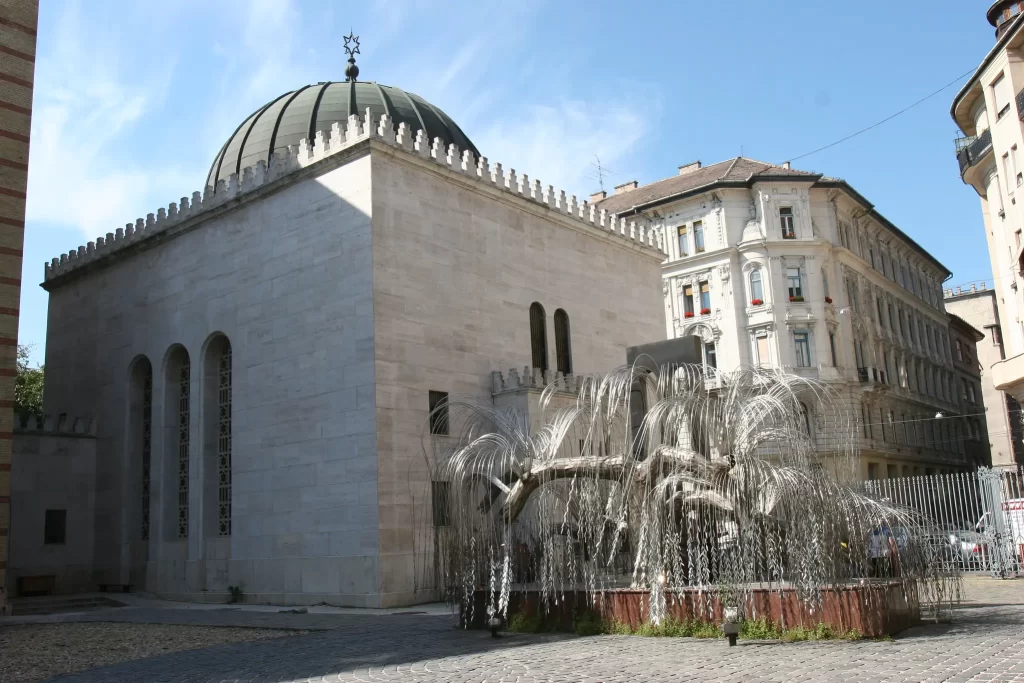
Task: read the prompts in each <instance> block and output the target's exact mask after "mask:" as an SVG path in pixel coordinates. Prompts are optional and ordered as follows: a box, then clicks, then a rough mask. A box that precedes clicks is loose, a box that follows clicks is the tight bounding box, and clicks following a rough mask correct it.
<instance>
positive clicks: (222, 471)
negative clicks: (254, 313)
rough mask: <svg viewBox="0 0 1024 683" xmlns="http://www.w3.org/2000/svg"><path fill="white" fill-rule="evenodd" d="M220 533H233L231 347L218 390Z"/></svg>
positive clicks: (224, 356)
mask: <svg viewBox="0 0 1024 683" xmlns="http://www.w3.org/2000/svg"><path fill="white" fill-rule="evenodd" d="M217 410H218V412H217V425H218V426H217V482H218V489H217V491H218V498H217V501H218V513H217V515H218V516H217V519H218V533H219V534H220V535H221V536H230V535H231V347H230V346H228V347H226V348H225V349H224V353H222V354H221V357H220V376H219V382H218V392H217Z"/></svg>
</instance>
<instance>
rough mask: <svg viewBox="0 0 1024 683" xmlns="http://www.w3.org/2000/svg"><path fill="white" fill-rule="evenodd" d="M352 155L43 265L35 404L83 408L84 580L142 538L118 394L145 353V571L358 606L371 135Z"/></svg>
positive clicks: (367, 554)
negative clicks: (145, 241) (224, 436)
mask: <svg viewBox="0 0 1024 683" xmlns="http://www.w3.org/2000/svg"><path fill="white" fill-rule="evenodd" d="M356 152H358V153H357V154H354V156H352V158H348V159H344V160H342V159H340V158H339V159H337V161H338V163H337V164H335V165H334V167H333V170H331V169H328V170H325V171H324V172H322V173H321V174H320V175H318V176H317V177H316V178H315V179H314V178H308V177H307V178H306V179H300V180H299V181H298V182H295V183H293V184H291V185H285V186H283V187H282V185H281V183H277V185H276V186H274V187H270V186H267V187H264V188H260V189H257V190H255V191H252V192H250V193H249V194H248V195H246V196H245V197H244V198H243V200H242V201H241V202H239V201H235V202H234V203H233V204H229V205H226V206H225V207H224V208H223V209H221V210H216V211H210V212H207V214H204V216H207V217H206V218H203V217H202V216H201V217H200V218H199V219H197V220H202V221H203V222H202V224H200V225H197V226H193V227H194V229H189V230H187V231H184V230H183V231H182V232H180V233H179V234H176V235H174V236H173V238H166V239H163V238H162V236H161V235H153V236H152V238H151V241H156V243H157V244H159V246H157V247H156V248H147V249H142V248H138V249H134V250H133V249H132V247H131V245H126V246H125V248H124V249H125V251H123V252H121V253H120V254H118V255H116V256H111V258H110V259H108V261H107V262H105V263H102V264H101V263H96V264H94V265H95V267H92V266H90V265H89V264H86V266H85V267H86V268H91V269H90V270H88V271H87V272H84V273H82V274H81V275H74V274H73V275H70V276H68V277H67V278H66V279H63V280H50V281H48V287H49V289H50V304H49V315H48V333H47V335H48V336H47V349H46V364H47V384H46V390H45V396H46V407H47V411H48V412H50V413H54V414H56V413H60V412H68V413H71V414H85V415H91V416H94V417H95V418H96V419H97V423H98V432H97V441H98V443H97V447H98V453H99V454H100V455H99V456H98V459H97V466H96V475H97V486H96V500H97V514H96V518H95V521H96V529H97V534H96V539H95V546H94V547H95V557H96V563H97V580H98V581H105V582H110V583H115V582H116V583H126V582H128V577H129V575H132V574H137V573H139V572H138V570H137V569H136V568H135V567H133V564H134V563H133V560H132V557H131V555H132V552H131V551H130V547H131V544H133V543H137V542H138V543H141V540H140V539H141V536H140V534H141V532H140V526H139V524H140V522H139V509H140V506H141V502H140V501H141V478H140V474H139V468H138V461H139V458H140V455H139V452H138V449H137V447H135V446H134V445H133V444H136V443H137V442H138V440H137V439H136V438H135V432H136V430H137V429H138V426H137V425H135V424H133V422H132V420H130V419H129V409H128V404H129V389H130V386H131V372H130V370H131V368H132V365H133V362H136V361H138V360H139V359H140V358H143V357H144V358H146V359H148V361H149V362H150V364H151V366H152V369H153V389H152V396H153V407H152V420H153V422H152V432H153V443H152V493H151V509H152V525H151V526H152V531H151V535H150V540H149V542H148V543H145V544H143V548H142V559H143V560H144V561H145V562H146V564H145V566H144V567H143V569H142V572H141V573H143V574H144V575H145V582H144V583H145V586H146V587H147V588H149V589H151V590H157V591H159V592H161V593H165V594H173V595H178V596H186V597H197V598H198V597H204V596H214V597H213V599H217V600H222V599H223V597H224V595H226V590H227V587H228V585H241V586H242V587H243V590H244V591H245V592H246V594H248V595H249V596H250V597H252V598H253V599H261V598H262V599H268V600H274V601H278V602H285V601H305V602H319V601H321V600H326V599H329V600H331V601H332V602H336V603H342V604H352V605H363V604H372V603H373V600H374V598H373V596H375V595H376V593H377V566H376V554H377V505H376V495H377V493H376V478H377V474H376V464H375V454H374V438H375V437H374V434H375V427H374V412H373V407H374V406H373V382H374V379H373V371H374V370H373V364H372V359H373V322H372V318H373V306H372V300H371V284H372V281H371V271H370V263H371V260H370V255H369V250H370V228H369V226H370V210H371V201H370V193H371V185H370V159H369V153H368V146H366V145H364V146H363V147H362V148H361V149H359V150H356ZM342 161H344V162H345V163H341V162H342ZM126 239H127V238H126ZM161 242H162V243H161ZM140 246H143V245H140ZM86 260H87V259H86ZM58 271H60V272H63V266H62V267H61V269H58V268H56V267H54V268H52V269H51V270H48V277H49V276H50V275H52V274H55V273H57V272H58ZM214 333H222V334H224V335H226V336H227V338H228V340H229V341H230V344H231V348H232V357H233V371H232V389H233V401H232V413H233V414H232V434H233V437H234V440H233V448H232V451H233V452H232V470H233V525H232V535H231V536H230V539H224V538H219V537H218V536H216V530H215V524H211V516H216V514H217V511H216V506H215V505H214V506H210V505H209V504H208V503H209V500H210V498H209V495H208V494H209V492H210V487H216V478H215V476H213V477H211V476H204V472H209V471H210V469H209V467H208V465H209V463H210V461H211V459H213V458H215V457H216V454H215V452H212V449H210V448H208V447H207V446H206V445H205V444H206V443H208V442H209V439H207V438H206V437H205V435H206V434H207V430H209V429H211V428H212V426H213V425H211V424H209V422H208V421H207V420H206V419H205V418H204V417H203V415H204V411H203V409H202V406H204V405H205V403H204V402H205V401H209V400H213V399H214V397H212V396H210V392H208V391H206V390H205V389H204V386H203V382H201V381H200V378H201V377H203V375H204V373H205V372H207V371H208V370H209V368H208V365H207V363H208V360H207V358H206V356H207V354H205V353H204V352H205V350H206V345H207V343H208V342H209V341H210V339H211V335H213V334H214ZM178 347H180V348H183V349H184V350H185V351H187V354H188V357H189V359H190V362H191V382H190V384H191V387H190V396H191V419H190V427H189V441H190V448H191V453H190V459H191V463H190V468H189V472H190V475H189V487H188V490H189V494H188V496H189V528H188V538H187V540H181V539H179V538H178V535H177V528H176V519H177V512H178V510H177V505H178V503H177V498H178V482H177V477H176V465H177V458H178V449H177V447H178V434H177V423H176V412H175V411H176V405H175V402H176V401H177V383H176V382H177V379H176V377H173V376H172V377H169V376H168V374H173V371H172V368H171V367H170V366H171V365H172V363H171V358H170V356H169V354H170V351H171V349H172V348H178ZM214 442H215V440H214ZM213 471H214V472H215V471H216V468H215V467H214V468H213ZM204 507H205V508H206V509H204ZM211 528H213V529H214V531H213V532H212V533H211V531H210V530H211ZM228 558H230V559H228ZM300 594H301V597H295V596H299V595H300Z"/></svg>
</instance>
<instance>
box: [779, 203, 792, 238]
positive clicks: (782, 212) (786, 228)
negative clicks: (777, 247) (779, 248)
mask: <svg viewBox="0 0 1024 683" xmlns="http://www.w3.org/2000/svg"><path fill="white" fill-rule="evenodd" d="M779 221H780V222H781V224H782V239H784V240H795V239H796V228H795V227H794V223H793V207H791V206H783V207H782V208H780V209H779Z"/></svg>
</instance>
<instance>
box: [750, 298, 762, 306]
mask: <svg viewBox="0 0 1024 683" xmlns="http://www.w3.org/2000/svg"><path fill="white" fill-rule="evenodd" d="M763 303H764V299H751V300H750V305H751V306H760V305H761V304H763Z"/></svg>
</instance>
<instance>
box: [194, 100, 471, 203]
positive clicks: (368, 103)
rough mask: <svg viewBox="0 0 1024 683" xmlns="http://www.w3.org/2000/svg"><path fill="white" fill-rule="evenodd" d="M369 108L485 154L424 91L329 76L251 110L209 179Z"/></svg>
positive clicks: (312, 136)
mask: <svg viewBox="0 0 1024 683" xmlns="http://www.w3.org/2000/svg"><path fill="white" fill-rule="evenodd" d="M367 109H369V110H370V111H371V112H372V113H373V116H374V117H375V118H379V117H380V116H381V115H382V114H384V113H387V115H388V118H390V119H391V121H392V122H393V125H394V127H395V129H396V130H397V129H398V126H399V124H401V123H405V125H406V127H407V128H409V129H410V130H411V131H413V132H415V131H417V130H420V129H422V130H423V131H424V132H425V133H426V135H427V138H428V139H429V140H433V139H434V138H441V139H442V140H443V141H444V143H445V145H450V144H455V145H456V146H457V147H458V148H459V150H460V151H461V150H466V149H468V150H470V151H471V152H472V153H473V154H474V155H476V156H480V153H479V151H478V150H477V148H476V145H474V144H473V142H472V141H471V140H470V139H469V138H468V137H466V134H465V133H463V132H462V129H461V128H459V126H458V125H457V124H456V123H455V121H453V120H452V119H451V117H449V116H448V115H447V114H445V113H444V112H443V111H441V110H440V109H438V108H437V107H435V106H434V105H432V104H430V103H429V102H427V101H426V100H425V99H423V98H422V97H420V96H419V95H414V94H413V93H411V92H406V91H405V90H402V89H401V88H394V87H392V86H390V85H380V84H378V83H374V82H372V81H371V82H363V81H340V82H332V81H328V82H327V83H317V84H316V85H307V86H305V87H303V88H299V89H298V90H292V91H290V92H286V93H285V94H283V95H281V96H280V97H277V98H275V99H273V100H271V101H270V102H268V103H267V104H265V105H263V106H262V107H260V108H259V109H257V110H256V111H255V112H253V113H252V114H250V115H249V116H248V117H247V118H246V119H245V120H244V121H242V123H241V124H240V125H239V126H238V128H236V129H235V132H234V133H233V134H232V135H231V137H230V138H228V140H227V142H225V143H224V146H223V147H221V149H220V152H218V153H217V157H216V158H215V159H214V160H213V165H212V166H210V173H209V174H208V175H207V178H206V184H207V185H213V186H214V187H216V185H217V181H218V180H225V181H226V180H227V179H228V177H229V176H230V175H231V174H232V173H240V172H241V170H242V169H243V168H246V167H248V166H255V165H256V163H257V162H259V161H265V162H267V163H268V164H269V163H270V153H271V152H281V151H283V150H285V149H287V147H288V146H289V145H297V144H298V143H299V141H300V140H302V139H303V138H305V139H307V140H309V141H310V142H312V141H313V140H314V139H315V137H316V132H317V131H322V132H323V134H324V136H325V137H329V136H330V134H331V124H333V123H335V122H338V123H340V124H341V125H342V127H343V128H344V126H345V122H346V121H347V120H348V117H349V115H350V114H356V115H358V116H363V115H365V113H366V110H367Z"/></svg>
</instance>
